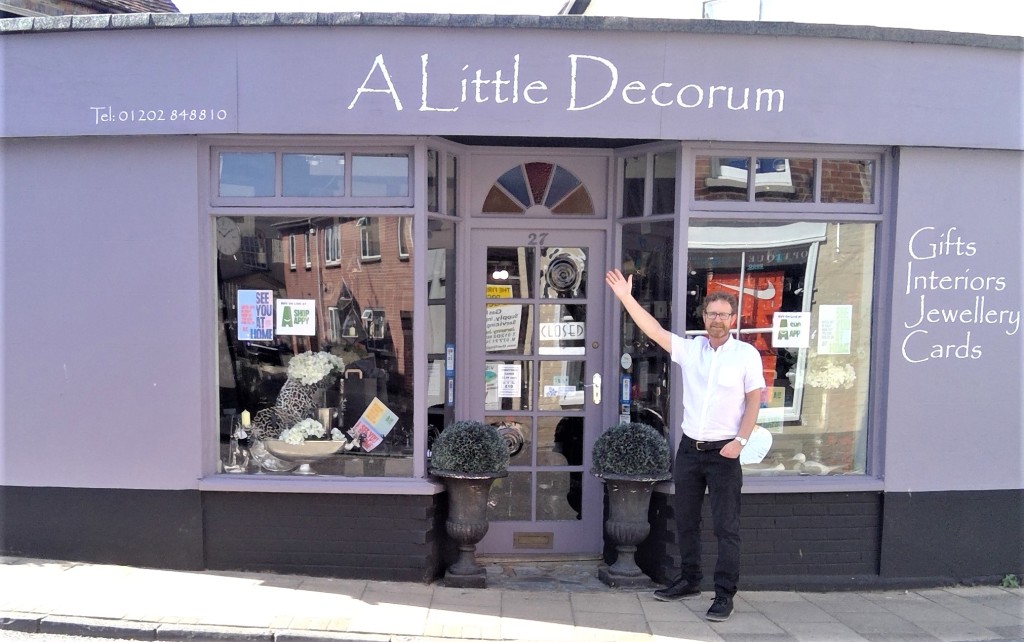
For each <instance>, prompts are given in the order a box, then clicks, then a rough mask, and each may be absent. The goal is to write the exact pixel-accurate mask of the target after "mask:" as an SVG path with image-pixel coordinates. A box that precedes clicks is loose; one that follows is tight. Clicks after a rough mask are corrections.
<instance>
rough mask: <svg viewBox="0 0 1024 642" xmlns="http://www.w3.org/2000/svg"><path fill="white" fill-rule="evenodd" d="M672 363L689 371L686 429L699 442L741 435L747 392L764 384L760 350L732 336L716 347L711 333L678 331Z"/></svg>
mask: <svg viewBox="0 0 1024 642" xmlns="http://www.w3.org/2000/svg"><path fill="white" fill-rule="evenodd" d="M672 361H674V362H675V363H678V364H679V366H680V368H682V370H683V425H682V428H683V433H685V434H686V436H687V437H689V438H690V439H695V440H697V441H719V440H721V439H732V438H733V437H735V436H736V434H737V433H738V432H739V429H740V419H741V418H742V417H743V410H744V408H745V407H746V401H747V397H746V395H747V393H748V392H751V391H753V390H759V389H761V388H764V372H763V370H762V365H761V355H760V354H759V353H758V351H757V349H756V348H754V346H752V345H750V344H749V343H744V342H743V341H740V340H738V339H736V338H735V337H732V336H730V337H729V339H728V340H727V341H726V342H725V343H723V344H722V345H721V346H719V348H718V349H717V350H714V349H712V348H711V345H710V344H709V343H708V338H707V337H706V336H698V337H694V338H692V339H686V338H683V337H680V336H678V335H676V334H673V335H672Z"/></svg>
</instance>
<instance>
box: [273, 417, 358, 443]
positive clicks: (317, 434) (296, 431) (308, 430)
mask: <svg viewBox="0 0 1024 642" xmlns="http://www.w3.org/2000/svg"><path fill="white" fill-rule="evenodd" d="M326 434H327V429H326V428H324V425H323V424H322V423H320V422H319V421H317V420H316V419H303V420H302V421H300V422H299V423H297V424H295V425H294V426H292V427H291V428H287V429H285V430H283V431H282V432H281V435H280V437H278V439H280V440H281V441H283V442H285V443H289V444H292V445H295V446H297V445H299V444H301V443H304V442H305V441H306V440H307V439H309V438H316V439H321V438H323V436H324V435H326ZM331 441H348V439H347V438H346V437H345V435H344V434H343V433H342V432H341V431H340V430H338V429H337V428H332V429H331Z"/></svg>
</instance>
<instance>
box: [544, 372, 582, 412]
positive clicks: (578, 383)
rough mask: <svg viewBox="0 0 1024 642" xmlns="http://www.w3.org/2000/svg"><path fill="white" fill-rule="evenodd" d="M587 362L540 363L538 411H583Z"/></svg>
mask: <svg viewBox="0 0 1024 642" xmlns="http://www.w3.org/2000/svg"><path fill="white" fill-rule="evenodd" d="M585 364H586V362H585V361H542V362H540V399H539V400H538V401H537V409H538V410H565V409H573V410H581V409H582V408H583V402H584V395H583V391H584V387H583V379H584V377H585V373H584V370H586V368H585V367H584V366H585Z"/></svg>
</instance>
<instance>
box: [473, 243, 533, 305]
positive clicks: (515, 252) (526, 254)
mask: <svg viewBox="0 0 1024 642" xmlns="http://www.w3.org/2000/svg"><path fill="white" fill-rule="evenodd" d="M534 257H535V253H534V248H532V247H489V248H487V274H486V280H485V281H484V282H485V283H486V284H487V298H488V299H518V298H521V299H525V298H529V297H530V296H531V294H530V275H532V274H533V273H534Z"/></svg>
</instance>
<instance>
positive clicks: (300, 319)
mask: <svg viewBox="0 0 1024 642" xmlns="http://www.w3.org/2000/svg"><path fill="white" fill-rule="evenodd" d="M277 333H278V334H288V335H299V336H304V337H312V336H315V335H316V301H314V300H313V299H278V300H277Z"/></svg>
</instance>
